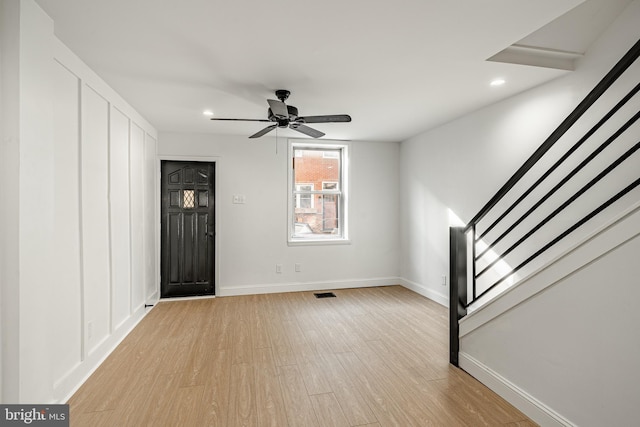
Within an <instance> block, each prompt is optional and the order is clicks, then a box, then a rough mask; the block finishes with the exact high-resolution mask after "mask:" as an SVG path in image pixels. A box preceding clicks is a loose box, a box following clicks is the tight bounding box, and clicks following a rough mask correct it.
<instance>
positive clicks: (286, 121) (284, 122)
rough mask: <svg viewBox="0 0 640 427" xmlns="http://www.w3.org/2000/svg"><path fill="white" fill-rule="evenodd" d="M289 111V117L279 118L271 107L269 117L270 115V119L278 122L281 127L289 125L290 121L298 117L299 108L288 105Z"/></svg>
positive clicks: (268, 112)
mask: <svg viewBox="0 0 640 427" xmlns="http://www.w3.org/2000/svg"><path fill="white" fill-rule="evenodd" d="M287 113H289V118H286V119H282V118H278V117H277V116H276V115H275V114H273V111H271V108H269V109H268V111H267V117H269V120H271V121H272V122H277V123H278V126H279V127H287V125H288V124H289V122H292V121H294V120H296V119H297V118H298V109H297V108H296V107H294V106H292V105H287Z"/></svg>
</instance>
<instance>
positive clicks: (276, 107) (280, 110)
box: [267, 99, 289, 119]
mask: <svg viewBox="0 0 640 427" xmlns="http://www.w3.org/2000/svg"><path fill="white" fill-rule="evenodd" d="M267 102H268V103H269V108H271V112H272V113H273V115H274V116H276V117H278V118H279V119H288V118H289V110H287V104H285V103H284V102H282V101H277V100H275V99H267Z"/></svg>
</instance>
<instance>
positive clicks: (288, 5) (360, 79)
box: [37, 0, 630, 141]
mask: <svg viewBox="0 0 640 427" xmlns="http://www.w3.org/2000/svg"><path fill="white" fill-rule="evenodd" d="M37 2H38V4H40V6H41V7H42V8H43V9H44V10H45V11H46V12H47V13H48V14H49V15H50V16H51V17H52V18H53V20H54V22H55V32H56V35H57V36H58V38H60V40H62V42H63V43H65V44H66V45H67V46H68V47H69V48H70V49H71V50H73V51H74V52H75V53H76V54H77V55H78V56H79V57H80V58H81V59H83V60H84V61H85V62H86V63H87V65H89V66H90V67H91V68H92V69H93V70H94V71H95V72H96V73H98V74H99V75H100V76H101V77H102V78H103V79H104V80H105V81H106V82H107V83H108V84H109V85H111V86H112V87H113V88H114V89H115V90H116V91H117V92H119V93H120V95H121V96H122V97H123V98H125V99H126V100H127V101H128V102H129V103H130V104H131V105H132V106H133V107H134V108H136V109H137V110H138V111H139V112H140V113H141V114H142V115H143V116H144V117H145V118H146V119H147V120H149V121H150V122H151V124H152V125H154V126H155V127H156V129H158V130H159V131H160V132H162V131H174V132H206V133H216V134H237V135H247V136H248V135H250V134H253V133H255V132H257V131H258V130H260V129H261V128H262V127H264V125H265V124H264V123H253V122H231V123H229V122H213V121H210V120H208V119H207V118H206V117H204V116H203V115H202V111H203V110H205V109H210V110H212V111H213V112H214V113H215V115H216V116H218V117H231V118H257V119H263V118H266V115H267V103H266V99H267V98H275V96H274V94H273V91H274V90H275V89H288V90H290V91H291V92H292V94H291V97H290V98H289V100H288V101H287V103H288V104H290V105H295V106H296V107H298V109H299V110H300V115H323V114H350V115H351V116H352V118H353V121H352V122H351V123H332V124H317V125H313V127H314V128H317V129H319V130H321V131H323V132H325V133H326V134H327V136H326V137H325V138H328V139H350V140H372V141H401V140H404V139H406V138H408V137H410V136H413V135H416V134H418V133H420V132H421V131H424V130H427V129H429V128H431V127H433V126H435V125H438V124H441V123H444V122H446V121H449V120H451V119H453V118H455V117H458V116H460V115H462V114H464V113H467V112H470V111H473V110H475V109H478V108H480V107H482V106H484V105H487V104H490V103H493V102H495V101H497V100H499V99H503V98H505V97H508V96H510V95H513V94H515V93H518V92H521V91H523V90H525V89H527V88H531V87H533V86H536V85H538V84H541V83H544V82H546V81H549V80H551V79H554V78H556V77H558V76H561V75H564V74H566V73H567V71H562V70H557V69H551V68H543V67H533V66H523V65H515V64H507V63H500V62H489V61H486V59H487V58H490V57H491V56H493V55H495V54H496V53H498V52H500V51H502V50H503V49H505V48H507V47H508V46H510V45H511V44H514V43H518V42H521V43H526V44H528V45H535V46H540V47H544V48H552V49H563V50H577V51H579V52H583V51H584V50H585V49H586V48H587V47H588V46H589V44H590V43H591V41H593V39H594V38H595V37H597V35H598V34H599V33H600V32H601V31H602V30H603V29H604V28H606V26H608V25H609V23H610V22H611V21H612V20H613V19H614V18H615V17H616V16H617V15H618V14H619V13H620V11H621V10H622V9H623V8H624V6H626V5H627V4H628V3H629V2H630V0H587V1H586V2H584V3H583V4H582V5H581V6H579V7H578V8H575V9H573V8H574V7H575V6H577V5H579V4H580V3H582V1H581V0H482V1H478V0H458V1H451V0H399V1H396V2H390V1H382V0H348V1H345V0H323V1H313V2H311V1H308V0H298V1H293V0H270V1H256V0H253V1H250V0H232V1H230V0H224V1H222V0H180V1H171V0H162V1H160V0H108V1H105V0H101V1H98V0H37ZM571 9H573V10H572V12H570V13H569V14H566V15H564V16H561V15H563V14H565V13H566V12H567V11H569V10H571ZM558 17H560V18H559V19H558V20H557V21H555V22H551V21H553V20H555V19H556V18H558ZM549 23H551V24H549ZM547 24H549V25H547ZM542 27H545V28H542ZM541 28H542V29H541ZM538 29H541V30H540V31H538V32H537V33H536V30H538ZM532 33H533V34H532ZM523 39H524V40H523ZM496 77H501V78H504V79H506V81H507V83H506V84H505V85H503V86H501V87H491V86H489V82H490V81H491V80H492V79H494V78H496ZM279 135H281V136H303V135H302V134H299V133H296V132H294V131H291V130H285V131H282V130H281V131H280V132H279Z"/></svg>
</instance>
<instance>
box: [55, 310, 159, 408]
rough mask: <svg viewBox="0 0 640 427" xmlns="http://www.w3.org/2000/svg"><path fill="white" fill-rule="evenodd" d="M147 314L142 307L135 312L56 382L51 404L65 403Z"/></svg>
mask: <svg viewBox="0 0 640 427" xmlns="http://www.w3.org/2000/svg"><path fill="white" fill-rule="evenodd" d="M148 312H149V310H145V308H144V306H142V308H140V309H138V310H136V311H135V312H134V313H133V314H132V315H131V316H129V318H128V319H126V320H125V321H124V322H122V323H121V324H120V325H119V327H118V328H117V329H116V330H115V331H114V332H113V334H111V335H110V336H108V337H107V338H106V339H105V340H104V341H103V342H101V343H100V344H99V345H98V346H97V347H95V349H93V350H92V351H91V352H90V354H88V355H87V357H86V358H85V359H84V360H83V361H82V362H80V363H78V364H77V365H75V366H74V367H73V369H71V370H70V371H69V372H68V373H67V374H65V375H64V376H63V377H62V378H60V379H59V380H58V381H56V382H55V384H54V386H53V393H54V398H55V401H54V402H52V403H65V402H67V401H68V400H69V399H70V398H71V396H73V394H74V393H75V392H76V391H77V390H78V389H79V388H80V386H82V384H84V382H85V381H86V380H87V379H88V378H89V377H90V376H91V374H93V373H94V372H95V370H96V369H98V367H99V366H100V365H101V364H102V362H104V361H105V359H106V358H107V357H108V356H109V355H110V354H111V353H112V352H113V350H115V349H116V347H117V346H118V345H119V344H120V343H121V342H122V341H123V340H124V339H125V338H126V337H127V335H129V333H130V332H131V331H132V330H133V328H135V327H136V326H137V325H138V323H140V321H141V320H142V319H143V318H144V316H146V314H147V313H148Z"/></svg>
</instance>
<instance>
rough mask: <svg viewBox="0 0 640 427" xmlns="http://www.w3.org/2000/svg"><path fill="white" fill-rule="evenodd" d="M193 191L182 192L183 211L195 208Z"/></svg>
mask: <svg viewBox="0 0 640 427" xmlns="http://www.w3.org/2000/svg"><path fill="white" fill-rule="evenodd" d="M195 200H196V199H195V195H194V190H184V193H183V194H182V207H183V208H184V209H193V208H194V207H195Z"/></svg>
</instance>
